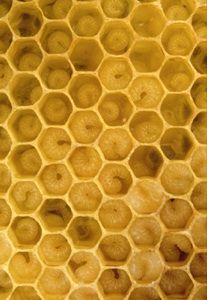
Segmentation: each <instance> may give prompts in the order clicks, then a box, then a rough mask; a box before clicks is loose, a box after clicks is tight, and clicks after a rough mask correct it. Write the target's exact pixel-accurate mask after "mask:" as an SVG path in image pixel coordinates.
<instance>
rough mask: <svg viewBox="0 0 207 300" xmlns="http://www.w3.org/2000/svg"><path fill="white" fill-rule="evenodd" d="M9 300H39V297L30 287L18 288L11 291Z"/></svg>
mask: <svg viewBox="0 0 207 300" xmlns="http://www.w3.org/2000/svg"><path fill="white" fill-rule="evenodd" d="M10 299H11V300H16V299H19V300H23V299H24V300H30V299H33V300H41V298H40V296H39V295H38V294H37V291H36V290H35V289H34V288H33V287H31V286H24V285H22V286H18V287H16V288H15V290H14V291H13V293H12V295H11V297H10Z"/></svg>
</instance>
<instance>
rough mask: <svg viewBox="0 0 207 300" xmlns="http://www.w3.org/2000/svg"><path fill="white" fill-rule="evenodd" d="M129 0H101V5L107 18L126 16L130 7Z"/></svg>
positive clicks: (130, 2)
mask: <svg viewBox="0 0 207 300" xmlns="http://www.w3.org/2000/svg"><path fill="white" fill-rule="evenodd" d="M132 5H133V4H132V1H131V0H115V1H111V0H102V2H101V6H102V9H103V12H104V14H105V15H106V16H107V17H109V18H119V19H121V18H126V17H127V16H128V15H129V13H130V11H131V8H132Z"/></svg>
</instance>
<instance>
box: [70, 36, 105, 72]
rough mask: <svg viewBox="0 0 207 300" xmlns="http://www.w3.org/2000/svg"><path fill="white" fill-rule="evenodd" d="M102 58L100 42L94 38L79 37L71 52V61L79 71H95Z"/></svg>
mask: <svg viewBox="0 0 207 300" xmlns="http://www.w3.org/2000/svg"><path fill="white" fill-rule="evenodd" d="M91 53H93V55H91ZM102 58H103V53H102V50H101V48H100V46H99V44H98V43H97V42H96V40H92V39H83V38H82V39H77V40H76V41H75V43H74V44H73V48H72V50H71V53H70V60H71V63H72V64H73V65H74V67H75V69H76V70H77V71H84V72H87V71H95V70H96V69H97V68H98V66H99V64H100V63H101V61H102Z"/></svg>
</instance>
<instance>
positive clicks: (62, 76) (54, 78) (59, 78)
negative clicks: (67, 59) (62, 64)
mask: <svg viewBox="0 0 207 300" xmlns="http://www.w3.org/2000/svg"><path fill="white" fill-rule="evenodd" d="M69 80H70V73H69V72H68V70H66V69H65V70H64V69H52V70H50V71H49V73H48V76H47V85H48V88H50V89H63V88H65V87H66V85H67V84H68V82H69Z"/></svg>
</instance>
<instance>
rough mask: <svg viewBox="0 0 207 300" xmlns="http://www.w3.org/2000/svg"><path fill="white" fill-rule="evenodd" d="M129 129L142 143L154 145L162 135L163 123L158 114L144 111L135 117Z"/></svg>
mask: <svg viewBox="0 0 207 300" xmlns="http://www.w3.org/2000/svg"><path fill="white" fill-rule="evenodd" d="M129 128H130V131H131V133H132V135H133V136H134V138H135V139H136V140H137V141H139V142H140V143H153V142H155V141H156V140H157V139H158V138H159V137H160V135H161V133H162V130H163V122H162V120H161V119H160V117H159V116H158V114H157V113H156V112H153V111H142V112H138V113H136V114H135V115H134V117H133V118H132V120H131V122H130V125H129Z"/></svg>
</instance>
